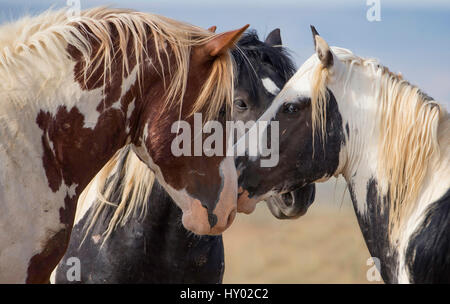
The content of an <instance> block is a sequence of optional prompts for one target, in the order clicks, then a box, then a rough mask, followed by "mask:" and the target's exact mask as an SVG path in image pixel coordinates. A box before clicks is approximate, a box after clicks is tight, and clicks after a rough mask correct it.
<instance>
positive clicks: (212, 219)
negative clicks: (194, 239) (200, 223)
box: [208, 213, 217, 228]
mask: <svg viewBox="0 0 450 304" xmlns="http://www.w3.org/2000/svg"><path fill="white" fill-rule="evenodd" d="M208 222H209V226H210V227H211V228H213V227H214V226H216V224H217V216H216V215H215V214H212V213H208Z"/></svg>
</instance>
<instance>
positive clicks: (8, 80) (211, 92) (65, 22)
mask: <svg viewBox="0 0 450 304" xmlns="http://www.w3.org/2000/svg"><path fill="white" fill-rule="evenodd" d="M66 13H67V12H66V11H65V10H59V11H47V12H45V13H43V14H41V15H39V16H35V17H24V18H22V19H20V20H19V21H16V22H13V23H9V24H4V25H2V26H1V27H0V89H2V90H3V91H8V92H9V93H11V94H13V93H14V92H16V93H20V91H21V90H19V89H18V86H19V85H20V82H21V81H23V79H24V78H26V79H31V78H37V77H38V76H39V77H42V78H43V79H47V78H49V77H50V76H49V75H51V76H52V77H54V78H56V79H57V78H58V75H57V73H58V71H60V70H62V69H61V67H63V66H64V65H67V55H68V53H67V46H68V45H71V46H73V47H74V48H75V49H76V50H77V51H78V52H79V53H80V54H81V56H82V58H83V60H84V62H85V65H84V69H83V71H82V73H83V76H84V81H87V80H89V78H90V77H91V76H92V73H93V71H95V70H96V69H98V68H102V69H103V75H102V78H103V81H104V83H106V82H107V81H109V80H110V79H109V77H108V76H110V75H111V63H112V62H113V61H114V60H116V57H117V55H118V54H117V52H116V51H115V50H117V49H118V50H120V53H122V55H123V56H122V66H123V67H124V68H123V71H124V73H126V74H129V73H130V57H131V56H133V57H134V58H133V60H134V61H135V62H136V64H137V65H138V66H139V67H140V69H139V73H138V79H139V82H140V83H142V81H144V80H143V77H144V75H143V73H142V72H143V69H144V65H143V63H144V62H145V61H146V59H148V58H149V56H150V55H149V54H150V52H149V50H148V49H147V43H146V42H147V41H148V40H149V39H153V42H154V46H155V53H156V54H154V55H155V56H156V58H157V59H158V60H157V61H158V63H156V64H155V63H154V62H152V64H153V65H154V66H155V67H158V68H160V69H161V70H162V71H163V73H162V75H161V76H162V77H163V81H164V84H165V85H166V96H165V107H172V106H178V107H179V108H180V109H181V106H182V101H183V97H184V94H185V91H186V87H187V80H188V79H187V78H188V71H189V62H190V57H191V51H192V48H193V47H195V46H199V45H202V44H205V43H206V42H208V41H210V40H212V39H213V38H214V36H215V34H214V33H212V32H210V31H208V30H205V29H202V28H200V27H196V26H193V25H190V24H187V23H183V22H180V21H176V20H173V19H170V18H167V17H163V16H159V15H155V14H149V13H142V12H136V11H131V10H124V9H112V8H105V7H100V8H94V9H89V10H85V11H82V12H81V14H80V16H77V17H75V18H68V16H67V15H66ZM113 31H114V33H116V34H117V37H118V45H116V44H115V43H116V42H114V41H113V40H112V39H111V37H112V32H113ZM88 37H89V38H92V39H94V40H95V41H96V42H97V43H98V44H99V47H98V48H96V50H95V51H94V50H93V48H92V45H91V43H90V40H89V39H88ZM129 45H132V46H133V47H132V51H131V52H130V50H129ZM169 52H171V53H172V54H173V56H170V55H169ZM172 57H173V58H174V59H173V60H174V61H175V62H174V66H175V68H173V69H167V70H166V68H167V67H165V66H164V65H165V64H164V61H163V58H164V59H166V60H167V61H169V62H170V59H171V58H172ZM43 63H45V64H43ZM101 64H103V67H101V66H100V65H101ZM166 65H167V64H166ZM233 69H234V67H233V63H232V57H231V55H230V54H228V53H226V54H223V55H221V56H220V57H219V58H217V59H216V60H214V63H213V65H212V69H211V73H210V75H208V78H207V79H206V81H205V83H204V85H203V87H202V88H201V90H200V93H199V95H198V97H197V99H196V100H195V102H194V104H193V108H192V110H191V111H192V113H191V114H193V113H194V112H200V111H201V112H203V113H204V114H205V115H206V119H213V118H214V117H216V116H217V115H218V113H219V111H220V109H221V107H222V106H223V105H224V104H226V105H227V106H230V107H231V105H232V97H233V81H234V70H233ZM167 76H168V77H169V79H166V77H167ZM16 95H18V94H16ZM10 99H13V98H10ZM162 110H163V109H162ZM205 115H204V116H205Z"/></svg>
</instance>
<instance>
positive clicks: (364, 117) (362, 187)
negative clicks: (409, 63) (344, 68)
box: [329, 71, 396, 281]
mask: <svg viewBox="0 0 450 304" xmlns="http://www.w3.org/2000/svg"><path fill="white" fill-rule="evenodd" d="M355 72H356V71H355ZM358 72H361V71H358ZM341 77H343V78H344V77H345V75H342V76H341ZM352 77H354V78H352V79H350V82H349V84H348V85H347V86H346V87H342V86H338V85H336V86H334V85H333V84H330V85H329V88H330V90H331V91H332V92H333V94H334V95H335V98H336V100H337V103H338V107H339V111H340V113H341V117H342V124H343V129H344V134H345V145H344V146H343V148H342V150H341V157H340V159H341V160H340V163H339V166H338V173H340V174H342V175H343V176H344V178H345V179H346V181H347V184H348V187H349V192H350V196H351V199H352V202H353V206H354V209H355V213H356V215H357V218H358V223H359V225H360V228H361V231H362V233H363V236H364V239H365V241H366V244H367V246H368V249H369V251H370V253H371V255H372V257H377V258H379V259H380V260H381V274H382V276H383V278H384V279H385V280H387V281H391V278H392V277H394V274H395V269H396V267H395V264H396V255H395V253H393V252H391V249H390V248H391V247H392V246H391V244H390V240H389V234H388V227H389V200H387V199H386V197H385V193H378V187H377V185H378V183H379V182H380V181H378V180H377V178H376V176H377V175H376V172H377V171H376V169H377V161H378V158H377V156H378V154H377V153H378V135H379V128H380V125H379V123H378V118H377V101H376V99H375V96H376V91H375V88H374V86H373V85H372V83H371V81H373V80H371V79H370V77H368V76H366V75H363V77H361V75H358V76H352ZM356 78H358V80H356ZM352 81H358V83H357V85H356V84H355V83H354V82H353V83H352ZM355 88H357V89H355ZM389 267H392V269H390V268H389Z"/></svg>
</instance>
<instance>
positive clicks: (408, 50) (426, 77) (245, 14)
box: [0, 0, 450, 107]
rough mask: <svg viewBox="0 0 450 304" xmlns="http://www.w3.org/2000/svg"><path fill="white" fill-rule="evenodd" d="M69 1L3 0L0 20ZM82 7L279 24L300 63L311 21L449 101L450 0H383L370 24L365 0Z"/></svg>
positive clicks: (205, 22) (232, 24) (234, 23)
mask: <svg viewBox="0 0 450 304" xmlns="http://www.w3.org/2000/svg"><path fill="white" fill-rule="evenodd" d="M66 3H67V1H66V0H57V1H51V0H41V1H25V0H0V22H4V21H5V20H14V19H16V18H18V17H20V16H23V15H24V14H26V13H30V14H35V13H37V12H40V11H43V10H45V9H47V8H49V7H50V6H52V5H54V6H55V7H63V6H65V5H66ZM80 3H81V8H82V9H83V8H88V7H93V6H98V5H112V6H115V7H127V8H134V9H138V10H141V11H148V12H153V13H158V14H162V15H166V16H169V17H172V18H175V19H179V20H183V21H187V22H190V23H193V24H196V25H199V26H203V27H210V26H211V25H217V26H218V31H219V32H220V31H225V30H230V29H235V28H238V27H241V26H243V25H244V24H247V23H250V25H251V27H252V28H254V29H256V30H257V31H258V33H259V34H260V36H262V37H264V36H265V35H267V34H268V33H269V32H270V31H271V30H272V29H274V28H276V27H279V28H280V29H281V34H282V38H283V43H284V44H285V45H286V46H288V47H289V49H291V50H292V52H293V56H294V59H295V61H296V63H297V65H300V64H301V63H302V62H303V61H305V60H306V59H307V58H308V57H309V56H310V55H311V54H312V52H313V45H312V38H311V33H310V29H309V25H310V24H313V25H315V26H316V28H317V29H318V31H319V33H320V34H321V35H322V36H323V37H324V38H325V39H326V40H327V41H328V43H329V44H330V45H336V46H341V47H345V48H348V49H350V50H352V51H353V52H354V53H355V54H357V55H360V56H364V57H376V58H378V59H379V60H380V61H381V63H382V64H384V65H386V66H388V67H389V68H390V69H391V70H392V71H394V72H402V74H403V76H404V77H405V78H406V79H408V80H409V81H410V82H412V83H414V84H416V85H418V86H419V87H421V88H422V89H423V90H424V91H425V92H427V93H428V94H429V95H430V96H432V97H434V98H435V99H436V100H439V101H441V102H443V103H445V104H447V107H448V106H449V105H450V56H449V53H450V35H449V34H450V33H449V32H450V1H448V0H428V1H418V0H389V1H388V0H380V4H381V21H380V22H369V21H367V19H366V12H367V10H368V8H369V6H367V5H366V0H340V1H333V0H315V1H300V0H276V1H274V0H271V1H268V0H254V1H242V0H226V1H220V2H219V1H211V0H189V1H182V0H147V1H145V0H131V1H117V0H116V1H114V0H109V1H103V0H94V1H92V0H91V1H86V0H81V1H80Z"/></svg>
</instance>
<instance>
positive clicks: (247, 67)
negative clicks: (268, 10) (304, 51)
mask: <svg viewBox="0 0 450 304" xmlns="http://www.w3.org/2000/svg"><path fill="white" fill-rule="evenodd" d="M231 53H232V56H233V59H234V62H235V64H236V71H237V72H236V76H238V75H239V77H240V76H241V75H242V76H244V77H246V78H247V79H249V80H250V89H251V93H252V94H255V93H256V92H257V90H258V87H260V86H261V79H259V77H258V75H257V71H255V70H254V67H255V66H258V65H261V62H264V63H267V64H270V65H271V66H273V67H274V69H275V70H276V71H277V72H278V73H279V75H280V76H281V77H282V79H283V80H284V81H288V80H289V78H291V77H292V76H293V75H294V74H295V72H296V67H295V65H294V63H293V60H292V58H291V55H290V53H289V52H288V50H287V49H286V48H285V47H283V46H281V45H280V46H270V45H268V44H266V43H264V42H263V41H260V40H259V37H258V34H257V32H256V30H249V31H247V32H245V33H244V34H243V35H242V37H241V38H240V40H239V42H238V45H237V47H236V48H235V49H233V50H232V52H231ZM235 81H236V82H237V85H239V79H238V77H237V78H236V80H235Z"/></svg>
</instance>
